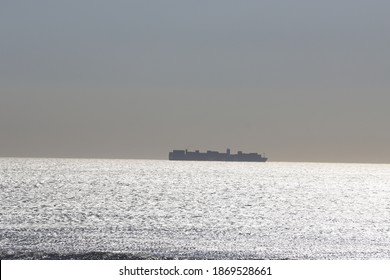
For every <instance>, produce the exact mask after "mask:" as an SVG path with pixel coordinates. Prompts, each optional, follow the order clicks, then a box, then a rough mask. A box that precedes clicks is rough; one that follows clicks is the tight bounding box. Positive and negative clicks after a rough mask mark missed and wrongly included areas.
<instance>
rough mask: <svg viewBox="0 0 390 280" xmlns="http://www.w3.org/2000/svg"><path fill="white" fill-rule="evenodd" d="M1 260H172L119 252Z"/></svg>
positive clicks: (6, 256)
mask: <svg viewBox="0 0 390 280" xmlns="http://www.w3.org/2000/svg"><path fill="white" fill-rule="evenodd" d="M0 259H1V260H169V259H172V258H168V257H164V256H154V255H146V254H131V253H117V252H82V253H46V252H5V253H4V252H0Z"/></svg>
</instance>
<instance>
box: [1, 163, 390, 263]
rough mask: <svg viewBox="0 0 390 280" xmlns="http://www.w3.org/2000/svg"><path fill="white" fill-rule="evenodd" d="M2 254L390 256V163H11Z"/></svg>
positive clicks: (5, 181) (4, 175) (4, 192)
mask: <svg viewBox="0 0 390 280" xmlns="http://www.w3.org/2000/svg"><path fill="white" fill-rule="evenodd" d="M0 258H1V259H278V260H279V259H301V260H304V259H390V165H387V164H334V163H285V162H267V163H246V162H180V161H168V160H104V159H102V160H100V159H99V160H91V159H23V158H0Z"/></svg>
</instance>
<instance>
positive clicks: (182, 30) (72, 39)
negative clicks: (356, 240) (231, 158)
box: [0, 0, 390, 163]
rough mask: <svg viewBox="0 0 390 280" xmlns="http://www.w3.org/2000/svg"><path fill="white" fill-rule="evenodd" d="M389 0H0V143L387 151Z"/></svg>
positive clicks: (158, 153)
mask: <svg viewBox="0 0 390 280" xmlns="http://www.w3.org/2000/svg"><path fill="white" fill-rule="evenodd" d="M389 14H390V1H384V0H383V1H379V0H371V1H367V0H337V1H334V0H330V1H313V0H305V1H303V0H297V1H287V0H281V1H259V0H252V1H233V0H211V1H210V0H209V1H199V0H197V1H183V0H177V1H145V0H142V1H141V0H139V1H125V0H121V1H119V0H112V1H102V0H77V1H76V0H68V1H53V0H50V1H49V0H47V1H43V0H35V1H28V0H25V1H18V0H1V1H0V156H3V157H4V156H33V157H46V156H50V157H98V158H100V157H109V158H157V159H158V158H161V159H164V158H167V156H168V152H169V150H171V149H174V148H175V149H181V148H183V149H185V148H188V149H200V150H207V149H212V150H221V151H223V150H225V149H226V148H227V147H230V148H231V149H232V152H235V151H237V149H241V150H243V151H250V152H262V153H263V152H265V153H266V155H268V156H269V157H270V159H271V160H273V161H325V162H384V163H390V149H389V145H390V129H388V121H389V120H390V110H389V109H388V107H389V104H390V33H389V30H390V17H389Z"/></svg>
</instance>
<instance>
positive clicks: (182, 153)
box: [169, 149, 268, 162]
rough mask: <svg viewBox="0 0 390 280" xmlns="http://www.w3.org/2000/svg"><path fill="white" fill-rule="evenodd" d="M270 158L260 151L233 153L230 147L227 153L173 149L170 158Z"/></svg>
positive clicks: (210, 159)
mask: <svg viewBox="0 0 390 280" xmlns="http://www.w3.org/2000/svg"><path fill="white" fill-rule="evenodd" d="M267 159H268V158H266V157H265V156H262V155H261V154H258V153H243V152H242V151H238V152H237V154H231V153H230V149H226V153H220V152H217V151H207V152H205V153H202V152H199V150H196V151H194V152H191V151H188V150H173V151H172V152H169V160H194V161H250V162H266V161H267Z"/></svg>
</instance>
